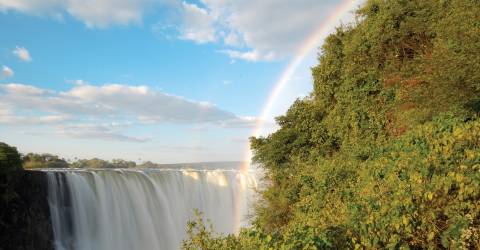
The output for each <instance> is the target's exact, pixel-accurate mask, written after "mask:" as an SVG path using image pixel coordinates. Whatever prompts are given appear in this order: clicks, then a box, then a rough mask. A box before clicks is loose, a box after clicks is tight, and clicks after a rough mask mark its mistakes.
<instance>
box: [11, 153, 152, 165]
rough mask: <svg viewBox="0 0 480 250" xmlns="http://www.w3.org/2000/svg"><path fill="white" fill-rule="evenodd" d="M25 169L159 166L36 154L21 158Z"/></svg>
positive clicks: (118, 160)
mask: <svg viewBox="0 0 480 250" xmlns="http://www.w3.org/2000/svg"><path fill="white" fill-rule="evenodd" d="M20 159H21V162H22V166H23V168H24V169H36V168H136V167H139V168H145V167H157V166H158V165H157V164H155V163H152V162H150V161H147V162H144V163H142V164H137V163H136V162H134V161H126V160H122V159H113V160H111V161H106V160H102V159H98V158H93V159H75V160H74V161H67V160H66V159H64V158H60V157H59V156H56V155H52V154H35V153H28V154H26V155H21V156H20Z"/></svg>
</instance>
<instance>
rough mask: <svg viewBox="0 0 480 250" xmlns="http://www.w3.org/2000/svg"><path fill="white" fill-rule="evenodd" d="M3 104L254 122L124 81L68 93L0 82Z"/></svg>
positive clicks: (99, 115)
mask: <svg viewBox="0 0 480 250" xmlns="http://www.w3.org/2000/svg"><path fill="white" fill-rule="evenodd" d="M0 105H4V106H11V107H15V109H16V110H19V111H22V110H23V111H29V112H33V111H36V112H37V113H42V114H45V113H47V114H49V115H63V116H68V117H71V118H72V119H73V118H75V119H87V118H88V119H93V120H101V119H107V118H109V119H117V120H122V119H133V120H135V121H137V122H141V123H164V122H169V123H184V124H195V123H210V124H217V125H219V126H222V127H236V126H237V127H244V126H247V124H248V123H249V122H250V118H243V117H239V116H237V115H235V114H233V113H231V112H228V111H224V110H222V109H219V108H218V107H216V106H215V105H213V104H210V103H208V102H198V101H192V100H188V99H185V98H183V97H179V96H174V95H169V94H166V93H163V92H159V91H155V90H152V89H150V88H148V87H146V86H128V85H120V84H106V85H102V86H94V85H89V84H82V85H74V86H73V87H72V88H71V89H70V90H68V91H65V92H54V91H51V90H46V89H40V88H37V87H34V86H31V85H24V84H18V83H10V84H3V85H0ZM9 117H10V116H9ZM4 120H5V119H4Z"/></svg>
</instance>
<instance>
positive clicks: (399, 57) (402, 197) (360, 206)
mask: <svg viewBox="0 0 480 250" xmlns="http://www.w3.org/2000/svg"><path fill="white" fill-rule="evenodd" d="M312 75H313V79H314V88H313V92H312V93H311V95H310V96H309V97H308V98H305V99H302V100H297V101H296V102H295V103H294V104H293V105H292V106H291V107H290V109H289V110H288V112H287V113H286V114H285V115H284V116H281V117H278V118H277V122H278V124H279V125H280V129H279V130H278V131H277V132H275V133H273V134H271V135H269V136H268V137H266V138H263V137H261V138H252V139H251V146H252V148H253V150H254V161H255V162H257V163H259V164H260V165H261V166H262V167H263V168H264V169H265V170H266V180H265V181H266V182H267V183H268V185H267V188H266V189H264V190H261V191H260V196H261V200H260V201H259V202H258V204H257V207H256V211H255V214H254V224H253V226H252V227H251V228H248V229H244V230H243V231H242V232H241V234H240V236H237V237H235V236H218V235H215V234H214V233H213V232H212V231H211V230H210V229H208V227H207V228H205V227H204V226H203V222H202V221H201V220H200V221H197V222H194V223H192V224H191V225H190V239H188V240H187V241H185V243H184V247H185V248H187V249H198V248H201V249H324V248H327V249H328V248H333V249H345V248H349V249H354V248H360V249H384V248H387V249H399V248H404V249H408V248H413V249H424V248H429V249H442V248H452V249H473V248H479V247H480V119H479V115H478V114H479V111H480V1H478V0H451V1H450V0H416V1H405V0H391V1H385V0H369V1H367V3H366V4H364V5H363V6H362V7H361V8H360V9H359V10H358V11H357V18H356V22H355V23H354V24H352V25H347V26H343V27H339V28H338V29H337V30H336V32H335V33H334V34H331V35H330V36H329V37H328V38H327V39H326V41H325V43H324V45H323V47H322V48H321V51H320V53H319V63H318V65H317V66H316V67H314V68H313V69H312ZM213 226H214V225H213Z"/></svg>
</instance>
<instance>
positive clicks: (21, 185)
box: [0, 170, 53, 250]
mask: <svg viewBox="0 0 480 250" xmlns="http://www.w3.org/2000/svg"><path fill="white" fill-rule="evenodd" d="M47 197H48V182H47V176H46V173H44V172H41V171H25V170H18V171H13V172H9V173H6V174H3V173H2V174H0V250H11V249H25V250H26V249H35V250H52V249H53V231H52V225H51V222H50V210H49V206H48V200H47Z"/></svg>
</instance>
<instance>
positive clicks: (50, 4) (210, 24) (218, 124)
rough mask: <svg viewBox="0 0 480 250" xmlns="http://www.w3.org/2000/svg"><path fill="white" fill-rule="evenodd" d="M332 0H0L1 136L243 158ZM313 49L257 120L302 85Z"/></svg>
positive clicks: (117, 151) (24, 145) (30, 143)
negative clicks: (258, 124) (278, 84)
mask: <svg viewBox="0 0 480 250" xmlns="http://www.w3.org/2000/svg"><path fill="white" fill-rule="evenodd" d="M340 3H341V1H330V0H329V1H318V0H299V1H287V0H265V1H253V0H246V1H233V0H224V1H220V0H202V1H177V0H69V1H65V0H46V1H35V0H0V24H1V27H2V28H1V29H0V67H1V68H0V69H1V74H0V136H1V137H0V141H4V142H6V143H9V144H11V145H14V146H17V147H18V148H19V150H20V151H21V152H24V153H25V152H38V153H41V152H47V153H53V154H57V155H60V156H63V157H66V158H69V159H73V158H74V157H79V158H92V157H100V158H104V159H112V158H123V159H128V160H136V161H146V160H151V161H155V162H159V163H173V162H195V161H224V160H242V159H243V158H244V155H245V148H246V145H247V139H248V137H249V136H250V135H251V134H252V130H253V128H254V126H255V123H256V122H257V120H258V119H259V115H260V113H261V111H262V107H263V105H264V103H265V101H266V99H267V98H268V96H269V93H270V91H271V89H272V88H273V86H274V84H275V82H276V81H277V79H278V77H279V75H280V74H281V73H282V71H283V70H284V68H285V67H286V66H287V64H288V63H289V61H290V60H291V59H292V57H293V56H294V55H295V51H297V50H298V48H299V47H300V46H301V45H302V43H303V42H304V41H305V39H307V38H308V37H309V36H311V35H312V32H315V30H316V29H317V28H318V26H319V25H321V24H322V22H324V21H325V19H326V18H327V17H328V15H329V13H330V12H332V11H333V10H334V9H335V8H336V7H337V6H338V5H339V4H340ZM320 43H321V41H319V44H318V45H320ZM316 53H317V50H316V49H313V50H312V51H311V52H310V53H309V55H308V56H307V57H306V58H305V60H304V62H303V64H302V65H301V69H299V70H298V72H296V74H295V76H294V77H292V80H291V83H289V84H288V85H289V87H288V88H287V89H286V90H284V92H285V93H283V94H282V96H280V98H279V99H280V100H279V101H278V105H277V108H276V109H275V111H274V112H272V114H271V117H270V118H269V119H270V121H269V122H266V123H265V124H266V126H272V128H273V124H272V122H271V119H272V118H273V117H274V116H275V115H278V114H281V113H282V112H284V111H285V109H286V108H287V107H288V105H289V104H290V103H291V102H292V101H293V100H294V99H295V98H296V97H299V96H303V95H305V94H307V93H308V91H309V90H310V88H311V79H310V77H309V67H310V66H312V65H314V64H315V58H316Z"/></svg>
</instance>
